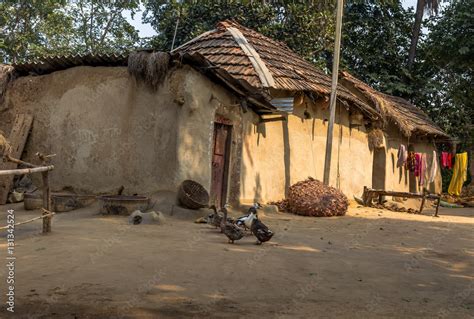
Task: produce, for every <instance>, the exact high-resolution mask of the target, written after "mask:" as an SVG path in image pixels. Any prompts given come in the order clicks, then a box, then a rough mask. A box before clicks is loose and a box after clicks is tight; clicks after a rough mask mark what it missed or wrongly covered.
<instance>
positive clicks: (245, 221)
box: [235, 203, 262, 229]
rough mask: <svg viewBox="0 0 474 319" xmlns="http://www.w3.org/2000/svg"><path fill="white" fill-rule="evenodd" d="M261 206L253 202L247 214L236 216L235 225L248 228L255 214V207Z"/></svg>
mask: <svg viewBox="0 0 474 319" xmlns="http://www.w3.org/2000/svg"><path fill="white" fill-rule="evenodd" d="M261 207H262V206H261V205H260V204H259V203H255V204H253V206H252V207H250V208H249V210H248V212H247V215H244V216H241V217H239V218H237V220H236V221H235V224H236V225H237V226H240V227H244V228H245V229H250V226H252V221H253V220H254V219H255V217H256V216H257V209H259V208H261Z"/></svg>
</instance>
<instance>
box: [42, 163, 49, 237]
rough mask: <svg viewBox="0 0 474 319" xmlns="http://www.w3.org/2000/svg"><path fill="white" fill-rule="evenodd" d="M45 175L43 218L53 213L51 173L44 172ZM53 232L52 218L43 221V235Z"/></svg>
mask: <svg viewBox="0 0 474 319" xmlns="http://www.w3.org/2000/svg"><path fill="white" fill-rule="evenodd" d="M41 174H42V175H43V216H45V215H49V214H48V211H51V188H50V187H49V172H48V171H44V172H42V173H41ZM49 232H51V216H47V217H45V218H44V219H43V234H46V233H49Z"/></svg>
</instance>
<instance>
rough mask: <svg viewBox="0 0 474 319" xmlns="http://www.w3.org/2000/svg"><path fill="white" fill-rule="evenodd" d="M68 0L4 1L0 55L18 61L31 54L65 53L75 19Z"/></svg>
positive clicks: (0, 6) (0, 5)
mask: <svg viewBox="0 0 474 319" xmlns="http://www.w3.org/2000/svg"><path fill="white" fill-rule="evenodd" d="M65 4H66V1H64V0H46V1H39V0H30V1H26V0H22V1H15V0H3V1H1V2H0V28H1V30H2V32H1V37H0V58H1V59H2V60H3V61H5V62H17V61H19V60H22V59H24V58H25V57H28V56H35V55H43V54H46V53H49V52H61V51H63V50H64V49H65V48H67V47H68V43H67V40H65V39H66V38H67V37H68V35H69V34H70V29H71V27H72V20H71V18H70V17H68V16H67V15H66V14H65V12H64V6H65Z"/></svg>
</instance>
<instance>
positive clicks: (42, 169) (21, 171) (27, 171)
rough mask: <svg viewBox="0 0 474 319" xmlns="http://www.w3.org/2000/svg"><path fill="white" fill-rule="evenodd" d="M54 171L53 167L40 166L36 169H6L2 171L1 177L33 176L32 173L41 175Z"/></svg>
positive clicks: (0, 171)
mask: <svg viewBox="0 0 474 319" xmlns="http://www.w3.org/2000/svg"><path fill="white" fill-rule="evenodd" d="M53 169H54V166H53V165H50V166H39V167H34V168H22V169H6V170H0V176H2V175H24V174H31V173H40V172H47V171H51V170H53Z"/></svg>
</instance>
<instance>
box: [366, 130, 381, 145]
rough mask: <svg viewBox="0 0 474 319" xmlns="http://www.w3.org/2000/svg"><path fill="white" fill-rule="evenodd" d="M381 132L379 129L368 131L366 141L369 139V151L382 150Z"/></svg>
mask: <svg viewBox="0 0 474 319" xmlns="http://www.w3.org/2000/svg"><path fill="white" fill-rule="evenodd" d="M383 137H384V135H383V131H382V130H381V129H379V128H376V129H373V130H370V131H369V133H368V139H369V148H370V149H375V148H382V147H383Z"/></svg>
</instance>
